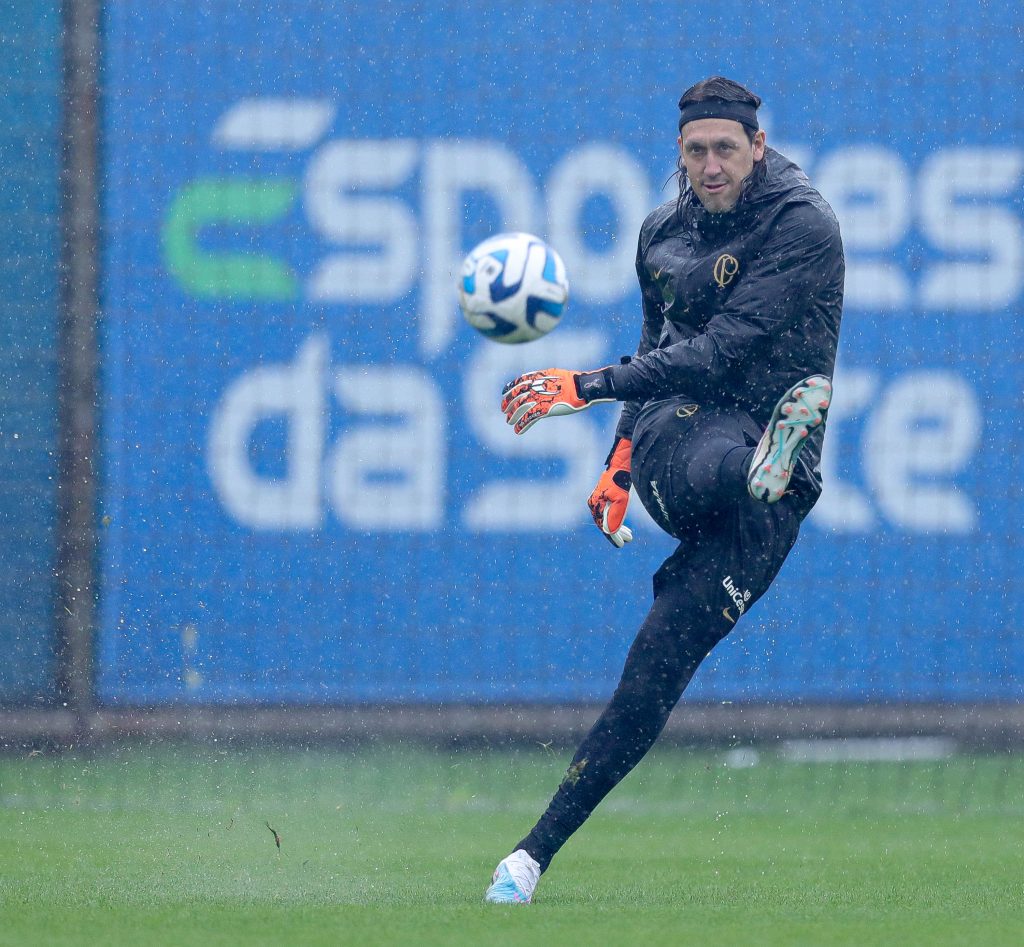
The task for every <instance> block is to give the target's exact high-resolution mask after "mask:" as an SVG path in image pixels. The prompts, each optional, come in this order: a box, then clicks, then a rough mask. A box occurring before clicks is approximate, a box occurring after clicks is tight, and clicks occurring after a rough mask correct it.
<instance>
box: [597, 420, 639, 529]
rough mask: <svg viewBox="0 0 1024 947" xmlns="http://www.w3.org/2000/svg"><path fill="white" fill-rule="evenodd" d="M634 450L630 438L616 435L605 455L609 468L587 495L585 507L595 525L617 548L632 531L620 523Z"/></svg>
mask: <svg viewBox="0 0 1024 947" xmlns="http://www.w3.org/2000/svg"><path fill="white" fill-rule="evenodd" d="M632 450H633V443H632V441H628V440H626V438H624V437H622V438H619V440H618V441H616V442H615V446H614V447H613V448H612V452H611V455H610V456H609V457H608V469H607V470H606V471H605V472H604V473H603V474H601V479H600V480H598V481H597V486H596V487H595V488H594V492H593V493H592V494H590V499H589V500H588V501H587V506H589V507H590V515H591V516H593V517H594V522H595V523H597V528H598V529H599V530H601V532H602V533H604V535H605V538H607V540H608V542H610V543H611V544H612V545H613V546H615V547H616V548H617V549H621V548H622V547H623V546H625V545H626V543H630V542H632V541H633V531H632V530H631V529H630V528H629V527H628V526H627V525H626V524H625V523H624V522H623V520H624V519H625V518H626V507H627V505H628V504H629V488H630V486H631V485H632V479H631V477H630V473H629V459H630V454H631V453H632Z"/></svg>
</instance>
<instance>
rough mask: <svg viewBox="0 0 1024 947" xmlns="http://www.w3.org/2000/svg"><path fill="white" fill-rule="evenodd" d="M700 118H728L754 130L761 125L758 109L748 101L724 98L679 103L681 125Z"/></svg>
mask: <svg viewBox="0 0 1024 947" xmlns="http://www.w3.org/2000/svg"><path fill="white" fill-rule="evenodd" d="M698 118H727V119H730V120H731V121H734V122H739V123H740V124H741V125H746V126H747V128H749V129H751V130H752V131H755V132H756V131H757V130H758V128H759V127H760V126H759V125H758V124H757V109H756V108H754V106H753V105H749V104H748V103H746V102H725V101H723V100H722V99H705V100H704V101H703V102H687V103H686V104H685V105H684V104H683V103H682V102H680V103H679V127H680V128H682V127H683V126H684V125H685V124H686V123H687V122H692V121H695V120H696V119H698Z"/></svg>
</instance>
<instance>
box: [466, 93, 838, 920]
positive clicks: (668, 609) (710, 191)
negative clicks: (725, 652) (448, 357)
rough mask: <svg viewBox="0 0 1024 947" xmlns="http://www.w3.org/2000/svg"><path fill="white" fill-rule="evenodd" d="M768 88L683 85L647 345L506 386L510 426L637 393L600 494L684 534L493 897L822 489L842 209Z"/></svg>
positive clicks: (529, 859) (773, 560)
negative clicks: (793, 155) (819, 180)
mask: <svg viewBox="0 0 1024 947" xmlns="http://www.w3.org/2000/svg"><path fill="white" fill-rule="evenodd" d="M760 104H761V99H760V98H759V97H758V96H756V95H754V94H753V93H752V92H750V91H748V90H747V89H745V88H744V87H743V86H741V85H739V84H738V83H735V82H733V81H731V80H729V79H723V78H721V77H714V78H711V79H707V80H705V81H703V82H700V83H698V84H697V85H695V86H693V87H692V88H690V89H688V90H687V91H686V92H685V93H684V94H683V96H682V98H681V99H680V101H679V109H680V114H679V138H678V144H679V149H680V158H679V195H678V197H677V198H676V199H675V200H672V201H670V202H668V203H666V204H664V205H662V206H661V207H659V208H658V209H657V210H655V211H653V212H652V213H651V214H650V215H649V216H648V218H647V219H646V221H645V222H644V224H643V227H642V229H641V231H640V240H639V247H638V251H637V265H636V269H637V275H638V277H639V280H640V289H641V297H642V303H643V327H642V330H641V335H640V344H639V347H638V349H637V353H636V355H635V356H634V357H632V358H631V359H629V358H624V359H623V360H622V364H619V365H614V366H610V367H607V368H602V369H599V370H597V371H584V372H579V371H568V370H565V369H546V370H544V371H539V372H531V373H528V374H526V375H523V376H521V377H520V378H517V379H515V380H514V381H512V382H510V383H509V384H508V385H507V386H506V388H505V390H504V392H503V400H502V410H503V411H504V412H505V415H506V419H507V420H508V423H509V424H511V425H512V426H513V428H514V430H515V432H516V433H517V434H522V433H524V432H525V431H527V430H529V428H530V427H531V426H533V425H534V424H536V423H537V422H538V421H541V420H543V419H545V418H552V417H556V416H560V415H565V414H572V413H574V412H576V411H582V410H583V409H585V408H588V407H589V406H590V405H592V404H594V403H596V402H599V401H621V402H624V406H623V409H622V414H621V420H620V421H619V424H618V428H617V430H616V439H615V443H614V445H613V447H612V450H611V453H610V455H609V459H608V469H607V471H606V472H605V473H604V475H603V476H602V477H601V479H600V481H599V483H598V485H597V488H596V489H595V490H594V493H593V494H592V495H591V497H590V510H591V512H592V514H593V517H594V520H595V522H596V523H597V526H598V527H599V528H600V530H601V531H602V533H603V534H604V535H605V536H606V537H607V538H608V539H609V540H610V541H611V542H612V543H613V544H614V545H615V546H617V547H619V548H622V547H623V546H624V545H625V544H626V543H628V542H629V541H630V540H631V539H632V534H631V532H630V530H629V527H628V526H626V525H625V523H624V516H625V512H626V504H627V501H628V499H629V490H630V486H633V487H635V488H636V492H637V495H638V496H639V497H640V499H641V501H642V502H643V504H644V506H645V507H646V509H647V511H648V512H649V513H650V514H651V516H652V517H653V518H654V520H655V521H656V522H657V523H658V525H659V526H661V528H662V529H664V530H665V531H666V532H668V533H670V534H671V535H672V536H674V537H675V538H677V539H678V540H679V546H678V548H677V549H676V551H675V552H674V553H673V554H672V555H671V556H670V557H669V558H668V559H667V560H666V561H665V562H664V563H663V564H662V566H661V568H659V569H658V571H657V573H656V574H655V576H654V603H653V605H652V607H651V610H650V612H649V614H648V615H647V618H646V619H645V620H644V622H643V624H642V625H641V627H640V630H639V632H638V634H637V636H636V640H635V641H634V642H633V645H632V647H631V648H630V650H629V654H628V656H627V658H626V664H625V667H624V669H623V672H622V678H621V680H620V682H619V684H618V687H617V688H616V690H615V693H614V695H613V696H612V699H611V702H610V703H609V704H608V706H607V708H606V709H605V710H604V712H603V713H602V714H601V716H600V717H599V718H598V720H597V722H596V723H595V724H594V726H593V728H592V729H591V730H590V732H589V733H588V734H587V736H586V737H585V738H584V740H583V743H582V744H581V745H580V747H579V749H578V750H577V751H576V755H575V756H574V757H573V759H572V763H571V764H570V766H569V769H568V772H567V774H566V776H565V778H564V780H563V781H562V783H561V785H560V786H559V787H558V791H557V792H556V793H555V796H554V798H553V799H552V800H551V803H550V804H549V806H548V808H547V811H546V812H545V813H544V814H543V815H542V816H541V818H540V820H539V821H538V822H537V824H536V825H535V826H534V827H533V829H532V830H531V831H530V833H529V834H528V835H527V836H526V837H525V838H524V839H522V840H521V841H520V842H519V843H518V844H517V845H515V846H514V847H513V851H512V854H511V855H509V856H508V857H506V858H504V859H503V860H502V861H501V862H500V863H499V865H498V868H497V869H496V871H495V872H494V877H493V881H492V884H491V886H490V887H489V888H488V889H487V893H486V895H485V898H486V900H487V901H491V902H496V903H527V902H529V901H530V900H531V899H532V897H533V893H534V889H535V888H536V885H537V881H538V879H539V878H540V874H541V873H542V872H543V871H545V870H546V869H547V867H548V865H549V864H550V862H551V859H552V858H553V856H554V855H555V853H556V852H558V850H559V849H560V848H561V847H562V845H563V844H565V842H566V840H567V839H568V838H569V836H570V835H572V833H573V832H575V831H576V829H578V828H579V827H580V826H581V825H582V824H583V822H584V821H585V820H586V819H587V817H588V816H589V815H590V813H591V812H593V810H594V808H595V807H596V806H597V804H598V803H599V802H600V801H601V800H602V799H603V798H604V797H605V796H606V795H607V794H608V793H609V792H610V791H611V790H612V789H613V788H614V787H615V786H616V785H617V784H618V782H619V781H620V780H621V779H622V778H623V777H624V776H625V775H626V774H627V773H629V771H630V770H631V769H632V768H633V767H634V766H635V765H636V764H637V763H638V762H639V761H640V759H641V758H642V757H643V756H644V754H645V753H646V752H647V751H648V750H649V749H650V747H651V746H652V744H653V743H654V741H655V740H656V739H657V737H658V735H659V734H660V733H661V731H662V729H663V728H664V726H665V723H666V721H667V720H668V717H669V714H670V713H671V712H672V708H673V707H674V706H675V705H676V703H677V702H678V701H679V698H680V696H681V695H682V693H683V690H684V689H685V688H686V685H687V684H688V683H689V681H690V679H691V678H692V676H693V674H694V672H695V671H696V670H697V667H698V665H699V664H700V663H701V661H702V660H703V659H704V658H705V657H706V656H707V654H708V652H710V651H711V649H712V648H713V647H714V646H715V645H716V644H717V643H718V642H719V641H721V640H722V638H724V637H725V636H726V635H727V634H728V633H729V632H730V631H731V630H732V628H733V627H734V625H735V623H736V622H737V621H738V620H739V618H740V616H741V615H743V613H744V612H746V611H747V610H748V609H749V608H750V607H751V606H752V605H753V604H754V603H755V602H756V601H757V600H758V599H759V598H760V597H761V596H762V595H763V594H764V592H765V591H766V590H767V589H768V587H769V585H770V584H771V582H772V580H773V579H774V578H775V576H776V574H777V573H778V571H779V569H780V568H781V566H782V563H783V562H784V561H785V559H786V556H787V555H788V554H789V551H790V549H792V547H793V544H794V543H795V542H796V538H797V533H798V532H799V529H800V524H801V522H802V521H803V519H804V517H805V516H807V514H808V512H809V511H810V509H811V507H812V506H813V505H814V503H815V501H816V500H817V498H818V495H819V494H820V492H821V481H820V476H819V469H818V467H819V459H820V456H821V445H822V440H823V436H824V428H825V424H824V422H825V416H826V413H827V410H828V405H829V400H830V398H831V392H832V385H831V375H832V370H833V366H834V363H835V356H836V345H837V342H838V336H839V322H840V316H841V311H842V301H843V275H844V262H843V249H842V242H841V239H840V235H839V226H838V224H837V222H836V219H835V216H834V215H833V213H832V210H831V208H829V206H828V204H827V203H826V202H825V200H824V199H823V198H822V197H821V195H820V194H819V193H818V192H817V191H816V190H814V188H812V187H811V185H810V183H809V182H808V180H807V177H806V175H805V174H804V173H803V172H802V171H801V170H800V169H799V168H797V167H796V165H794V164H793V163H792V162H790V161H789V160H787V159H786V158H784V157H783V156H782V155H781V154H779V153H778V152H776V151H773V150H772V149H771V148H768V147H766V145H765V133H764V131H763V130H762V129H760V128H759V126H758V121H757V109H758V107H759V106H760Z"/></svg>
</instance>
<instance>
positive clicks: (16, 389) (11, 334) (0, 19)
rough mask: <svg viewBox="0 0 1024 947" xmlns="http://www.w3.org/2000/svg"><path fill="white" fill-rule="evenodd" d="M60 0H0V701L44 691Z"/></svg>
mask: <svg viewBox="0 0 1024 947" xmlns="http://www.w3.org/2000/svg"><path fill="white" fill-rule="evenodd" d="M60 48H61V47H60V4H59V3H57V2H53V0H45V2H44V0H25V2H23V3H19V4H4V5H3V6H2V7H0V76H2V82H3V88H4V95H3V98H2V100H0V115H2V120H0V173H2V175H3V181H4V187H3V191H2V194H0V270H2V272H3V277H4V291H3V293H2V294H0V359H2V362H3V373H2V374H3V383H2V384H0V454H2V459H0V548H2V549H3V573H4V574H3V581H2V582H0V655H2V660H0V701H5V702H7V701H10V702H18V703H23V702H27V701H31V702H38V701H42V700H52V699H53V698H54V697H55V696H56V682H55V663H56V662H55V652H56V640H55V630H54V619H55V614H56V612H55V605H54V599H55V592H56V588H55V586H56V580H55V578H54V575H55V568H56V558H57V540H56V532H55V523H56V509H57V299H58V274H59V269H58V267H59V253H60V231H59V220H58V217H57V200H58V196H59V193H60V189H59V174H60V150H59V126H60V79H61V58H60Z"/></svg>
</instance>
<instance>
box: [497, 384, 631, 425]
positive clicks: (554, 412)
mask: <svg viewBox="0 0 1024 947" xmlns="http://www.w3.org/2000/svg"><path fill="white" fill-rule="evenodd" d="M588 394H589V395H590V396H589V397H588ZM501 395H502V397H501V410H502V411H503V412H504V413H505V420H506V421H507V422H508V423H509V424H511V425H512V429H513V430H514V431H515V432H516V434H523V433H525V432H526V431H528V430H529V429H530V428H531V427H533V425H534V424H536V423H537V422H538V421H540V420H542V419H543V418H556V417H559V416H560V415H563V414H575V413H576V412H577V411H585V410H586V409H587V408H589V407H590V406H591V405H592V404H597V403H598V402H599V401H614V400H615V398H613V397H611V384H610V381H609V380H608V378H607V376H606V374H605V371H604V369H602V370H600V371H596V372H571V371H567V370H566V369H564V368H545V369H544V370H543V371H539V372H527V373H526V374H525V375H520V376H519V377H518V378H513V379H512V381H510V382H509V383H508V384H507V385H506V386H505V387H504V388H503V389H502V392H501Z"/></svg>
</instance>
